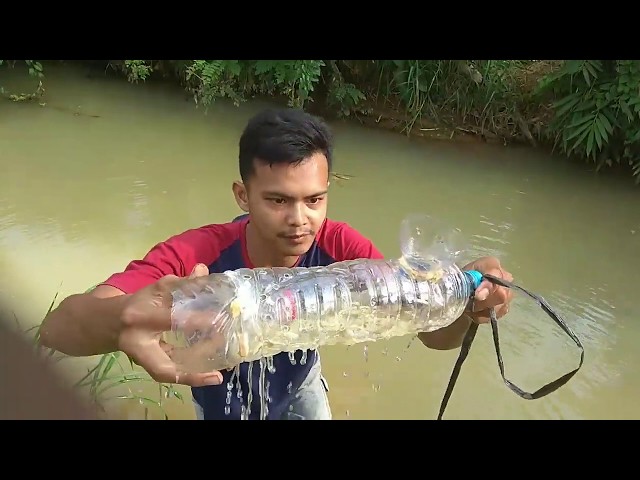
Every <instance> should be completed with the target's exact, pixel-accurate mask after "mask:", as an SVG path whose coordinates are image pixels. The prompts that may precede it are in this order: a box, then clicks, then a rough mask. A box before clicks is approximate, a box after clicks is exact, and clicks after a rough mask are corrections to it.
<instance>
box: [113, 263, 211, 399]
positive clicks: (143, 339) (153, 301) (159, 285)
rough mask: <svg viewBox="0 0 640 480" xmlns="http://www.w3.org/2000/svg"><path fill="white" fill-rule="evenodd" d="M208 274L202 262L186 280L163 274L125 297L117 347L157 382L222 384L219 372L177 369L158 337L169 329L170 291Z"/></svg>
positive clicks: (193, 385)
mask: <svg viewBox="0 0 640 480" xmlns="http://www.w3.org/2000/svg"><path fill="white" fill-rule="evenodd" d="M208 274H209V269H208V268H207V267H206V266H205V265H203V264H198V265H196V266H195V267H194V269H193V271H192V273H191V275H190V277H189V279H181V278H179V277H176V276H174V275H167V276H165V277H162V278H161V279H160V280H158V281H157V282H155V283H153V284H152V285H149V286H148V287H146V288H143V289H141V290H139V291H138V292H136V293H135V294H133V295H130V296H128V298H127V299H126V300H125V305H124V307H123V313H122V330H121V331H120V334H119V337H118V347H119V348H120V350H122V351H123V352H124V353H126V354H127V355H128V356H129V358H131V359H132V360H133V361H134V362H135V363H136V364H138V365H140V366H141V367H142V368H144V369H145V370H146V371H147V372H148V373H149V375H151V377H152V378H153V379H154V380H155V381H157V382H166V383H178V384H183V385H189V386H192V387H198V386H204V385H219V384H220V383H222V374H221V373H220V372H219V371H212V372H209V373H200V374H183V373H181V372H179V371H178V368H177V366H176V364H175V363H174V362H173V361H172V360H171V358H170V357H169V354H170V353H171V350H172V348H173V347H172V345H170V344H168V343H166V342H165V341H164V340H163V339H162V336H163V334H164V332H167V331H170V330H171V306H172V297H171V292H172V291H173V290H174V289H175V288H178V286H179V285H181V286H182V287H187V288H188V284H189V282H194V283H198V280H196V277H203V276H206V275H208Z"/></svg>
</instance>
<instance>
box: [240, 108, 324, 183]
mask: <svg viewBox="0 0 640 480" xmlns="http://www.w3.org/2000/svg"><path fill="white" fill-rule="evenodd" d="M332 137H333V136H332V133H331V130H330V128H329V126H328V125H327V124H326V123H325V122H324V121H323V120H322V119H320V118H319V117H316V116H314V115H311V114H309V113H307V112H305V111H303V110H300V109H295V108H277V109H267V110H264V111H262V112H260V113H258V114H257V115H255V116H254V117H253V118H251V119H250V120H249V122H248V123H247V126H246V127H245V129H244V131H243V132H242V135H241V136H240V145H239V147H240V148H239V166H240V177H241V178H242V181H243V182H246V181H247V180H248V179H249V177H251V175H252V174H253V173H254V172H255V170H254V162H255V161H260V162H264V163H267V164H269V166H272V165H274V164H282V163H289V164H295V163H298V164H299V163H300V162H302V161H303V160H304V159H306V158H308V157H310V156H311V155H313V154H315V153H318V152H321V153H323V154H324V155H325V157H327V162H328V166H329V171H331V165H332V161H333V159H332V155H333V138H332Z"/></svg>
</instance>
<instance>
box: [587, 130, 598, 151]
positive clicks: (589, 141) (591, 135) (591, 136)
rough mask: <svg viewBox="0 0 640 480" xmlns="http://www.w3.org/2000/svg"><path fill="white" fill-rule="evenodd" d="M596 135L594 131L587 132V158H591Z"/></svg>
mask: <svg viewBox="0 0 640 480" xmlns="http://www.w3.org/2000/svg"><path fill="white" fill-rule="evenodd" d="M595 135H596V129H595V128H592V129H590V130H589V137H587V156H591V153H592V152H593V140H594V137H595Z"/></svg>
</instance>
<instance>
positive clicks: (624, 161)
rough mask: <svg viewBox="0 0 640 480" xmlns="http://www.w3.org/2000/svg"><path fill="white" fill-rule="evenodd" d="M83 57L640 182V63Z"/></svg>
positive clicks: (127, 73)
mask: <svg viewBox="0 0 640 480" xmlns="http://www.w3.org/2000/svg"><path fill="white" fill-rule="evenodd" d="M25 62H31V63H25V64H22V65H23V67H25V68H28V69H29V73H30V74H31V75H32V76H34V77H36V78H40V81H41V82H42V83H41V84H40V85H39V87H38V90H37V91H36V92H33V93H22V92H21V93H20V94H18V95H15V94H14V96H13V97H11V99H12V100H14V101H29V100H38V98H39V97H40V96H41V94H42V93H43V90H44V89H45V88H46V86H43V84H45V85H46V68H45V67H43V66H42V64H40V63H38V62H32V61H25ZM53 62H56V63H58V62H61V61H53ZM63 63H75V64H77V63H79V62H63ZM80 63H81V64H82V65H83V66H85V67H86V68H87V75H88V76H100V75H111V76H118V77H121V78H124V79H126V80H127V81H129V82H132V83H143V82H154V81H164V82H171V83H174V84H177V85H180V86H181V87H182V88H183V89H184V91H185V95H186V98H187V99H189V100H191V101H194V103H195V105H196V106H198V107H204V108H206V107H208V106H210V105H211V104H213V103H214V102H215V101H216V100H218V99H230V100H232V101H233V102H234V103H235V104H239V103H241V102H244V101H248V100H250V99H255V98H266V99H268V100H269V101H272V102H273V101H275V102H276V103H279V104H283V105H290V106H296V107H300V108H305V109H306V110H308V111H310V112H313V113H317V114H320V115H322V116H323V117H325V118H347V119H353V121H356V122H359V123H360V124H363V125H366V126H368V127H372V128H381V129H384V130H388V131H393V132H396V133H399V134H403V135H407V136H409V137H413V138H420V139H425V140H427V141H431V140H445V141H456V142H476V141H480V142H487V143H493V144H500V145H505V146H506V145H512V144H527V145H530V146H532V147H534V148H536V149H542V150H543V151H544V152H545V153H560V154H563V155H564V156H566V157H568V158H569V159H570V160H571V161H577V162H585V161H587V162H590V163H593V165H594V169H596V170H601V169H603V168H606V169H608V170H615V171H617V172H620V173H622V174H624V175H629V174H630V175H632V176H633V177H635V180H636V183H640V93H638V94H636V93H637V92H636V90H637V88H635V89H634V88H633V87H632V85H633V83H634V81H635V80H638V81H640V62H636V61H623V60H613V61H609V60H602V61H598V60H596V61H591V60H589V61H587V60H571V61H562V60H539V61H515V60H492V61H468V60H464V61H444V60H442V61H423V60H393V61H377V60H361V61H342V60H300V61H275V60H273V61H261V60H258V61H250V60H187V61H177V60H161V61H159V60H110V61H82V62H80ZM581 82H582V83H581ZM594 92H596V93H594ZM598 92H600V93H598ZM603 92H605V93H606V94H605V93H603ZM598 95H599V96H598ZM5 96H9V94H5ZM634 110H635V113H636V114H637V115H635V116H634Z"/></svg>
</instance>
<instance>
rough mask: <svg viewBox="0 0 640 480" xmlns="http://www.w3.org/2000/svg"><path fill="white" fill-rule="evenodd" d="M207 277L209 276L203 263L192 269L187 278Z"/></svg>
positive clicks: (207, 269)
mask: <svg viewBox="0 0 640 480" xmlns="http://www.w3.org/2000/svg"><path fill="white" fill-rule="evenodd" d="M207 275H209V268H208V267H207V266H206V265H205V264H204V263H198V264H197V265H196V266H195V267H193V270H191V275H189V278H196V277H205V276H207Z"/></svg>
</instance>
